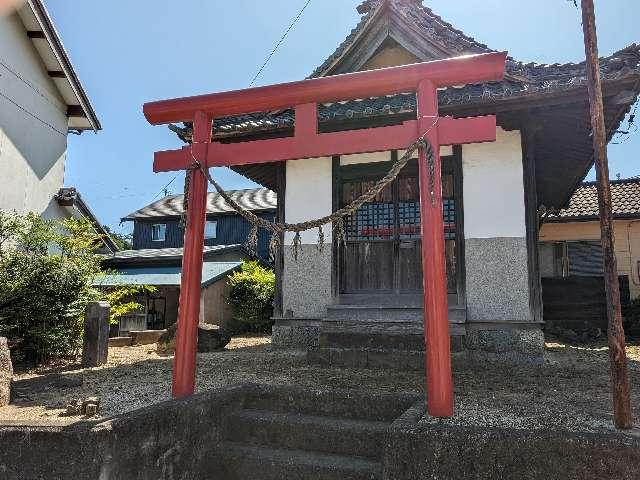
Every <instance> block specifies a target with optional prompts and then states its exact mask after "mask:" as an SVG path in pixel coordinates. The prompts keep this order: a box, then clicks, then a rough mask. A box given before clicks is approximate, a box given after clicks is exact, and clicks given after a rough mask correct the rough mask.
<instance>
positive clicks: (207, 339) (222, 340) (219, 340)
mask: <svg viewBox="0 0 640 480" xmlns="http://www.w3.org/2000/svg"><path fill="white" fill-rule="evenodd" d="M176 330H177V323H174V324H173V325H171V326H170V327H169V328H167V331H166V333H164V334H163V335H162V336H161V337H160V338H159V339H158V353H164V354H170V353H173V352H175V349H176ZM230 341H231V336H230V335H229V334H228V333H227V332H226V331H225V330H224V329H222V328H220V327H219V326H218V325H212V324H209V323H201V324H199V325H198V352H200V353H206V352H215V351H219V350H223V349H224V347H226V346H227V344H228V343H229V342H230Z"/></svg>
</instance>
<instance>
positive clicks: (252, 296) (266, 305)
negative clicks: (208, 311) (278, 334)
mask: <svg viewBox="0 0 640 480" xmlns="http://www.w3.org/2000/svg"><path fill="white" fill-rule="evenodd" d="M275 284H276V277H275V274H274V273H273V270H270V269H268V268H265V267H263V266H262V265H260V263H258V262H255V261H245V262H243V263H242V268H241V270H240V271H237V272H234V273H232V274H231V275H229V287H230V289H231V290H230V293H229V302H230V303H231V305H232V306H233V310H234V313H233V318H234V320H235V321H236V322H238V323H239V324H240V326H241V328H240V330H242V331H251V332H268V331H270V328H271V326H272V324H273V321H272V320H271V317H272V316H273V295H274V291H275Z"/></svg>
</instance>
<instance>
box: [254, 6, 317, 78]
mask: <svg viewBox="0 0 640 480" xmlns="http://www.w3.org/2000/svg"><path fill="white" fill-rule="evenodd" d="M310 3H311V0H307V2H306V3H305V4H304V6H303V7H302V8H301V9H300V11H299V12H298V15H296V17H295V18H294V19H293V21H292V22H291V24H290V25H289V28H287V30H286V31H285V32H284V34H283V35H282V37H281V38H280V40H278V43H276V46H275V47H273V50H272V51H271V53H270V54H269V56H268V57H267V59H266V60H265V61H264V63H263V64H262V66H261V67H260V69H259V70H258V73H256V74H255V76H254V77H253V79H252V80H251V83H249V86H250V87H252V86H253V84H254V83H255V82H256V80H257V79H258V77H259V76H260V74H261V73H262V71H263V70H264V67H266V66H267V64H268V63H269V60H271V57H273V55H274V54H275V53H276V51H277V50H278V48H279V47H280V45H282V42H284V39H285V38H287V35H289V32H290V31H291V29H292V28H293V27H294V25H295V24H296V23H298V20H300V17H302V14H303V13H304V11H305V10H306V9H307V7H308V6H309V4H310Z"/></svg>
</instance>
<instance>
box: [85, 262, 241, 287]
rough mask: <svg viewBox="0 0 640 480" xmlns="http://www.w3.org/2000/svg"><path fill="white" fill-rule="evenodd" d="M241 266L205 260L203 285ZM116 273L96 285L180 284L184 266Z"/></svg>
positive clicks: (215, 280)
mask: <svg viewBox="0 0 640 480" xmlns="http://www.w3.org/2000/svg"><path fill="white" fill-rule="evenodd" d="M239 267H240V262H205V263H203V264H202V287H203V288H204V287H207V286H209V285H211V284H212V283H214V282H217V281H218V280H220V279H221V278H223V277H226V276H227V275H228V274H230V273H231V272H233V271H234V270H235V269H237V268H239ZM115 271H116V272H117V273H116V274H114V275H107V276H105V277H104V278H101V279H100V280H98V281H97V282H96V285H102V286H105V287H107V286H109V287H110V286H113V285H155V286H180V278H181V276H182V268H180V267H144V268H122V269H116V270H115Z"/></svg>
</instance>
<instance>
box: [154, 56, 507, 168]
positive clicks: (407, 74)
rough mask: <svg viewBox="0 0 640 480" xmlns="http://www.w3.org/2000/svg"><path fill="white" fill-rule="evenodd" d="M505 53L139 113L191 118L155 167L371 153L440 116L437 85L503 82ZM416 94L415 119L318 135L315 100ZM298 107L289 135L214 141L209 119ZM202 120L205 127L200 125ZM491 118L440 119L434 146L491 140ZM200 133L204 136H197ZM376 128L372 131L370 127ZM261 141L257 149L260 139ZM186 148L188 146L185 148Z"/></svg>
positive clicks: (407, 140) (409, 138) (396, 144)
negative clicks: (185, 142) (176, 146)
mask: <svg viewBox="0 0 640 480" xmlns="http://www.w3.org/2000/svg"><path fill="white" fill-rule="evenodd" d="M506 56H507V54H506V52H500V53H485V54H478V55H467V56H462V57H456V58H450V59H445V60H436V61H432V62H423V63H416V64H412V65H405V66H399V67H390V68H384V69H379V70H371V71H365V72H356V73H348V74H343V75H336V76H331V77H323V78H318V79H310V80H302V81H299V82H291V83H284V84H278V85H269V86H264V87H256V88H250V89H245V90H235V91H230V92H221V93H213V94H208V95H199V96H193V97H185V98H178V99H171V100H163V101H157V102H151V103H146V104H145V105H144V115H145V117H146V118H147V120H148V121H149V122H150V123H151V124H154V125H159V124H164V123H170V122H180V121H193V122H194V144H193V145H192V146H190V147H184V148H183V149H181V150H173V151H164V152H156V155H155V162H154V170H155V171H156V172H158V171H170V170H183V169H185V168H187V167H188V166H189V165H190V164H191V163H192V162H193V157H194V156H196V155H195V153H196V150H197V153H198V155H197V157H198V160H199V161H201V162H202V161H204V160H205V159H206V165H207V166H208V167H213V166H222V165H241V164H252V163H265V162H273V161H283V160H292V159H300V158H311V157H321V156H329V155H347V154H353V153H366V152H376V151H382V150H395V149H402V148H406V147H407V146H408V145H409V144H411V143H412V142H414V141H415V140H416V139H417V138H418V137H420V136H421V135H424V134H425V132H426V130H427V129H428V128H429V127H433V126H434V124H435V120H436V119H438V113H437V89H438V88H443V87H449V86H455V85H464V84H467V83H482V82H487V81H494V80H501V79H502V78H503V76H504V70H505V61H506ZM407 92H417V94H418V104H419V105H418V119H417V120H411V121H407V122H404V123H403V124H402V125H396V126H391V127H381V128H375V129H365V130H350V131H341V132H333V133H322V134H319V133H317V104H318V103H326V102H335V101H342V100H352V99H358V98H368V97H376V96H383V95H393V94H397V93H407ZM283 108H294V109H295V113H296V115H295V135H294V137H288V138H278V139H271V140H257V141H251V142H242V143H227V144H222V143H218V142H211V138H210V134H205V133H204V132H207V131H210V128H211V121H212V119H213V118H219V117H226V116H232V115H241V114H247V113H256V112H266V111H270V110H277V109H283ZM202 122H204V123H206V124H207V127H206V129H205V127H204V126H202V129H200V128H199V127H200V125H199V124H200V123H202ZM495 126H496V123H495V117H493V116H487V117H476V118H465V119H453V118H440V119H439V121H438V125H437V133H438V135H437V138H438V144H439V145H452V144H463V143H472V142H484V141H492V140H495ZM197 131H201V132H202V134H201V136H202V138H201V139H198V138H196V136H197V135H196V132H197ZM374 132H375V133H374ZM257 144H259V148H257V147H258V145H257ZM186 150H189V151H188V152H187V151H186Z"/></svg>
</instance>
